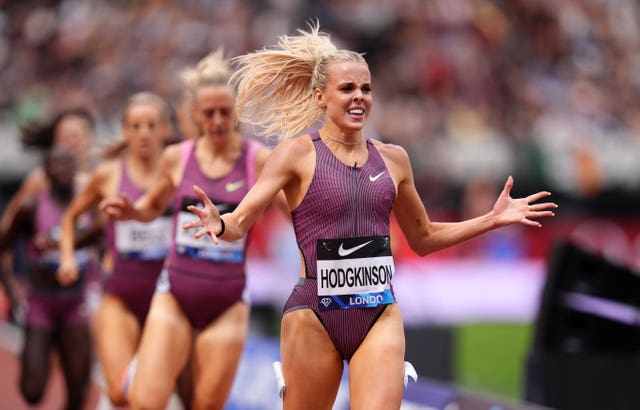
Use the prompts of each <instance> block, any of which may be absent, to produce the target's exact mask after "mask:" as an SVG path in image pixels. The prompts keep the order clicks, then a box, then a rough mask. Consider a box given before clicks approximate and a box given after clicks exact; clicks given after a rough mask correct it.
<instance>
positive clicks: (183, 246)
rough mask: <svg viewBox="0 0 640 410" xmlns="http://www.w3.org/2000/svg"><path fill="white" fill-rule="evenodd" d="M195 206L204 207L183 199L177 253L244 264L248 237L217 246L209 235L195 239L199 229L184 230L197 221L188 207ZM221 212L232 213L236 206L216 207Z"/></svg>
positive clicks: (213, 260)
mask: <svg viewBox="0 0 640 410" xmlns="http://www.w3.org/2000/svg"><path fill="white" fill-rule="evenodd" d="M189 205H194V206H198V207H200V208H201V207H202V202H200V201H199V200H197V199H195V198H183V200H182V206H181V208H180V212H178V225H177V229H176V253H177V254H178V255H181V256H188V257H191V258H193V259H201V260H207V261H211V262H227V263H242V262H243V261H244V245H245V240H246V237H244V238H242V239H239V240H237V241H233V242H227V241H224V240H222V239H219V240H218V245H215V244H214V243H213V241H212V240H211V238H210V237H209V236H208V235H205V236H203V237H201V238H198V239H196V238H194V237H193V235H194V234H195V233H196V232H198V229H189V230H187V231H185V230H183V229H182V226H183V225H184V224H186V223H188V222H191V221H193V220H195V219H197V216H195V215H194V214H193V213H191V212H190V211H188V210H187V206H189ZM216 206H217V207H218V210H219V211H220V212H224V213H227V212H231V211H233V209H234V208H235V205H231V204H219V205H216Z"/></svg>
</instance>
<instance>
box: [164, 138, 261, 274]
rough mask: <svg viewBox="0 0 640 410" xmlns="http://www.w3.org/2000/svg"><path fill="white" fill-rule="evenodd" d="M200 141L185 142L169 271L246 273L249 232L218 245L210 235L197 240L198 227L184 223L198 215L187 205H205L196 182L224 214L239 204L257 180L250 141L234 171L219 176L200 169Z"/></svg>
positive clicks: (243, 147)
mask: <svg viewBox="0 0 640 410" xmlns="http://www.w3.org/2000/svg"><path fill="white" fill-rule="evenodd" d="M196 143H197V141H195V142H194V141H185V142H183V143H182V148H183V150H184V151H183V152H184V154H183V157H184V161H183V166H184V172H183V176H182V180H181V181H180V184H179V185H178V188H177V189H176V193H175V197H174V203H173V209H174V240H173V244H172V247H171V251H170V253H169V259H168V267H169V271H170V272H171V270H173V269H177V270H179V271H181V272H183V273H191V274H195V275H200V276H202V275H204V276H208V277H215V278H224V277H229V276H236V275H244V265H245V254H246V245H247V236H248V235H247V236H245V237H244V238H242V239H239V240H237V241H234V242H227V241H223V240H220V241H219V244H218V245H214V244H213V241H211V238H209V236H208V235H205V236H204V237H202V238H199V239H194V238H193V235H194V234H195V232H197V230H195V229H191V230H189V231H184V230H183V229H182V225H184V224H185V223H187V222H188V221H192V220H194V219H196V218H197V217H196V216H195V215H194V214H193V213H191V212H190V211H189V210H187V206H189V205H196V206H198V207H202V206H203V204H202V202H201V201H200V198H198V196H197V195H196V193H195V192H194V191H193V185H198V186H199V187H200V188H202V190H203V191H204V192H205V193H206V194H207V196H208V197H209V198H210V199H211V200H212V201H213V203H214V204H215V205H216V206H217V207H218V211H220V214H225V213H228V212H232V211H233V210H234V209H235V208H236V207H237V206H238V204H239V203H240V201H241V200H242V198H244V196H245V195H246V194H247V192H248V191H249V188H250V187H251V184H252V183H253V181H252V175H251V174H252V172H253V164H250V163H248V161H249V162H251V161H252V160H253V159H252V158H251V159H249V157H251V156H250V155H249V147H250V143H249V142H248V141H243V142H242V148H241V153H240V156H239V157H238V159H237V160H236V163H235V164H234V165H233V167H232V169H231V171H230V172H228V173H227V174H226V175H224V176H222V177H219V178H209V177H208V176H206V175H205V174H204V173H203V172H202V170H201V169H200V166H199V164H198V161H197V159H196V156H195V147H196ZM212 263H213V264H215V265H216V268H215V269H211V264H212Z"/></svg>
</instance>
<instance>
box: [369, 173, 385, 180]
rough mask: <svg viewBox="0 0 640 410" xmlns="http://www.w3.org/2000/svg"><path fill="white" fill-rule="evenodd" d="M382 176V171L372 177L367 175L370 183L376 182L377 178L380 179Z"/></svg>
mask: <svg viewBox="0 0 640 410" xmlns="http://www.w3.org/2000/svg"><path fill="white" fill-rule="evenodd" d="M382 174H384V171H382V172H380V173H379V174H378V175H376V176H373V175H369V181H371V182H375V181H377V180H378V178H380V177H381V176H382Z"/></svg>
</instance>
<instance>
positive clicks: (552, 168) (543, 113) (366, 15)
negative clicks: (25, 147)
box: [0, 0, 640, 213]
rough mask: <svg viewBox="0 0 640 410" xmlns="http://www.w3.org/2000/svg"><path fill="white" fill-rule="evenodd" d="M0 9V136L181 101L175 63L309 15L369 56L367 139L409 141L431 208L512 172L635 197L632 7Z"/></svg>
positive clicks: (440, 1) (555, 188) (603, 194)
mask: <svg viewBox="0 0 640 410" xmlns="http://www.w3.org/2000/svg"><path fill="white" fill-rule="evenodd" d="M0 7H1V8H0V90H2V91H1V92H0V123H1V124H0V129H1V130H2V133H3V134H5V135H2V136H1V138H2V139H3V140H6V139H9V138H16V135H6V134H8V133H9V134H10V133H11V131H10V130H15V129H16V127H17V126H19V125H21V124H24V123H26V122H28V121H31V120H38V119H40V118H47V117H49V116H50V115H51V114H52V113H55V112H56V111H57V110H59V109H62V108H67V107H69V106H74V105H78V104H81V105H84V106H87V107H90V108H91V110H92V111H93V112H94V113H95V114H96V116H97V117H98V118H99V122H100V123H101V124H102V127H101V130H102V131H101V135H102V137H103V138H112V137H113V131H112V130H113V129H117V126H112V125H113V124H117V121H118V119H119V115H120V113H119V109H120V107H121V106H122V104H123V102H124V100H125V99H126V97H127V96H129V95H131V94H132V93H133V92H135V91H139V90H152V91H154V92H156V93H158V94H160V95H162V96H164V97H166V98H167V99H169V100H170V101H173V102H174V104H175V105H176V107H179V106H180V101H181V99H182V96H181V95H180V92H181V90H182V86H181V84H180V83H179V78H178V75H177V74H178V72H179V71H180V70H181V69H182V68H184V67H187V66H190V65H193V64H194V63H195V62H196V61H197V60H198V59H200V58H201V57H202V56H204V55H205V54H207V53H208V52H210V51H211V50H213V49H214V48H216V47H218V46H219V45H221V44H222V45H224V47H225V50H226V52H227V54H228V55H229V56H234V55H238V54H241V53H244V52H247V51H252V50H255V49H258V48H262V47H263V46H264V44H267V43H272V42H273V39H275V38H276V37H277V36H279V35H282V34H287V33H292V32H293V31H294V30H295V29H296V28H299V27H304V26H305V23H306V22H308V21H309V20H310V19H311V18H317V19H318V20H319V22H320V24H321V27H322V29H323V31H326V32H329V33H331V35H332V37H333V39H334V40H336V42H337V43H338V44H340V45H341V46H344V47H345V48H350V49H353V50H357V51H361V52H364V53H366V58H367V60H368V62H369V64H370V67H371V71H372V75H373V85H374V101H375V104H374V106H375V108H374V112H373V113H372V118H371V120H370V122H369V125H368V128H369V129H368V134H369V135H371V136H374V137H377V138H380V139H382V140H386V141H392V142H396V143H399V144H401V145H403V146H404V147H405V148H406V149H407V151H408V152H409V153H410V155H411V157H412V161H413V166H414V173H415V176H416V182H417V186H418V188H419V190H420V192H421V193H422V194H423V195H425V200H427V201H428V202H427V205H428V206H430V207H431V210H432V212H436V213H437V212H438V210H443V211H444V212H447V211H450V210H451V209H452V208H454V207H458V205H455V204H458V203H460V202H459V200H460V199H461V198H463V197H464V195H465V194H471V195H474V193H477V192H478V189H477V188H478V187H480V188H481V189H480V191H483V190H485V191H486V189H485V188H486V187H491V188H492V189H493V190H495V189H499V188H500V187H501V184H502V183H503V181H504V180H505V179H506V176H507V175H509V174H511V175H514V176H515V178H516V185H517V186H519V187H521V189H522V190H523V191H524V190H531V189H534V188H545V189H549V190H551V191H552V192H553V193H554V194H556V195H561V196H564V198H565V199H567V200H569V201H573V202H572V203H573V204H574V205H575V204H580V205H579V206H578V205H576V207H575V210H578V211H579V210H586V211H593V210H597V211H604V212H611V211H614V212H618V211H628V210H635V209H637V207H636V205H638V203H640V200H639V198H640V161H638V160H637V158H638V153H639V152H640V151H639V149H640V93H639V91H640V53H639V51H640V28H639V27H640V26H639V25H638V21H639V18H640V5H639V4H638V3H637V2H636V1H634V0H555V1H547V0H429V1H426V0H394V1H389V0H254V1H241V0H215V1H211V0H181V1H170V0H148V1H142V0H139V1H127V0H110V1H107V0H86V1H80V0H64V1H57V0H49V1H44V0H43V1H32V0H0ZM178 118H180V116H179V117H178ZM8 130H9V131H8ZM183 131H184V132H189V131H188V130H186V129H183ZM490 191H491V190H490ZM493 193H494V192H492V193H491V195H489V197H490V198H495V196H494V194H493ZM603 198H604V200H603ZM463 203H464V202H463ZM565 209H566V208H565ZM456 210H459V209H456Z"/></svg>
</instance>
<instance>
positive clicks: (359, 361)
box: [349, 303, 405, 410]
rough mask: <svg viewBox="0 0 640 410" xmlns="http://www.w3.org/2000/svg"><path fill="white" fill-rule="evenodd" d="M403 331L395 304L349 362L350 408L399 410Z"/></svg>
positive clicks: (377, 322) (354, 409)
mask: <svg viewBox="0 0 640 410" xmlns="http://www.w3.org/2000/svg"><path fill="white" fill-rule="evenodd" d="M404 351H405V343H404V328H403V324H402V315H401V314H400V308H399V307H398V305H397V304H395V303H394V304H391V305H389V306H387V308H386V309H385V310H384V312H383V313H382V315H380V317H379V318H378V320H377V321H376V323H375V324H374V325H373V327H372V328H371V330H369V333H368V334H367V337H366V338H365V339H364V341H363V342H362V344H361V345H360V347H359V348H358V350H357V351H356V353H355V354H354V355H353V357H352V358H351V361H350V362H349V396H350V402H351V409H353V410H356V409H367V410H370V409H399V408H400V402H401V401H402V390H403V376H404Z"/></svg>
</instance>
